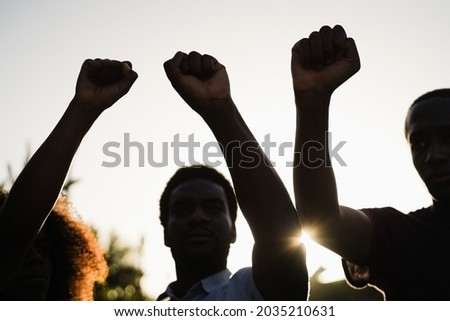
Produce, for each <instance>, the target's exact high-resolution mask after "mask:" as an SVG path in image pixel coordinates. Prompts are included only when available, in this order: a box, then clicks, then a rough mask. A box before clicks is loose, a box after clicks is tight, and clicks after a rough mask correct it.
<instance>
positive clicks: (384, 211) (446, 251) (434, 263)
mask: <svg viewBox="0 0 450 321" xmlns="http://www.w3.org/2000/svg"><path fill="white" fill-rule="evenodd" d="M362 211H363V212H364V213H365V214H367V216H368V217H369V218H370V220H371V222H372V224H373V233H374V234H373V244H372V257H371V259H370V265H369V266H368V267H362V266H358V265H355V264H352V263H349V262H346V261H344V262H343V263H344V264H343V266H344V271H345V273H346V276H347V279H348V281H349V282H350V284H352V285H354V286H356V287H361V286H364V285H367V284H369V285H374V286H376V287H377V288H379V289H381V290H382V291H383V292H384V294H385V298H386V300H450V213H448V215H442V214H437V213H434V212H432V211H431V208H423V209H420V210H417V211H415V212H411V213H409V214H404V213H402V212H399V211H398V210H396V209H394V208H392V207H385V208H373V209H363V210H362Z"/></svg>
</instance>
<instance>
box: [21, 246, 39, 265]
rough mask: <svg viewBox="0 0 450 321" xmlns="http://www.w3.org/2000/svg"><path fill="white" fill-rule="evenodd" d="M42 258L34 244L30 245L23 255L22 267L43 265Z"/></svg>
mask: <svg viewBox="0 0 450 321" xmlns="http://www.w3.org/2000/svg"><path fill="white" fill-rule="evenodd" d="M43 263H44V258H43V256H42V253H40V252H39V251H38V249H37V248H36V246H35V244H32V245H31V246H30V248H29V249H28V252H27V254H26V255H25V260H24V265H25V266H27V265H33V264H43Z"/></svg>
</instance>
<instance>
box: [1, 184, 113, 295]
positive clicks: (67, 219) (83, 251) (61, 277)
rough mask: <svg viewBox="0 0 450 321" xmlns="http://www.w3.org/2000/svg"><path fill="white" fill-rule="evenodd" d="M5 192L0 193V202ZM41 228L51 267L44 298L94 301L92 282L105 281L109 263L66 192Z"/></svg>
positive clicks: (93, 283)
mask: <svg viewBox="0 0 450 321" xmlns="http://www.w3.org/2000/svg"><path fill="white" fill-rule="evenodd" d="M6 195H7V194H6V193H4V192H3V193H0V199H1V200H0V203H2V202H3V201H4V199H5V197H6ZM0 205H1V204H0ZM43 229H45V231H46V233H47V237H48V240H49V242H50V249H51V250H50V258H51V261H52V267H53V268H52V275H51V279H50V286H49V290H48V293H47V300H49V301H64V300H86V301H87V300H93V299H94V285H95V283H96V282H98V283H103V282H105V279H106V277H107V274H108V265H107V263H106V260H105V257H104V252H103V250H102V248H101V247H100V245H99V243H98V241H97V238H96V235H95V233H94V231H93V230H92V229H91V228H90V227H88V226H87V225H86V224H85V223H84V222H83V221H82V220H81V218H80V216H79V215H78V214H77V213H76V212H75V211H74V209H73V208H72V204H71V203H70V202H69V200H68V198H67V196H66V195H61V196H60V198H59V199H58V201H57V202H56V204H55V206H54V207H53V210H52V212H51V213H50V215H49V217H48V218H47V220H46V222H45V224H44V226H43Z"/></svg>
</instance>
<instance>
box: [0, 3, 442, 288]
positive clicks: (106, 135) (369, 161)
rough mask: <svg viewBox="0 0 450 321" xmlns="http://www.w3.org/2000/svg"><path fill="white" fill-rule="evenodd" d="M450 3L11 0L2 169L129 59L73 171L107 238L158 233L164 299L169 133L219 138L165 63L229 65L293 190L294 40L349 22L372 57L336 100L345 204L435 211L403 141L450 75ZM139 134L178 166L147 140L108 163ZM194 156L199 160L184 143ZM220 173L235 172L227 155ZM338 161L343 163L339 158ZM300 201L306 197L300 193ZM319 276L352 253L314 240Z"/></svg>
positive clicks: (169, 269) (82, 203)
mask: <svg viewBox="0 0 450 321" xmlns="http://www.w3.org/2000/svg"><path fill="white" fill-rule="evenodd" d="M449 13H450V2H448V1H446V0H441V1H438V0H431V1H426V2H425V1H418V0H414V1H411V0H409V1H406V0H403V1H395V2H394V1H387V0H379V1H372V2H367V1H356V0H354V1H351V0H343V1H333V0H329V1H323V0H322V1H303V0H288V1H272V0H265V1H238V0H228V1H220V2H219V1H211V0H197V1H182V0H151V1H148V0H140V1H138V0H130V1H126V2H124V1H116V0H104V1H87V0H82V1H60V0H58V1H57V0H53V1H52V0H42V1H24V0H0V43H1V50H0V70H1V71H2V73H1V77H0V106H1V107H0V108H1V115H2V116H3V117H2V124H1V126H0V137H2V139H1V142H2V150H3V153H1V155H0V180H3V179H5V178H6V177H7V172H6V165H7V164H8V163H12V164H14V167H13V168H14V170H15V172H16V173H18V172H19V171H20V169H21V168H20V166H21V164H22V162H23V159H24V157H25V153H26V144H30V146H31V150H32V151H33V152H34V151H35V150H36V149H37V148H38V147H39V145H40V144H41V143H42V142H43V141H44V139H45V138H46V137H47V135H48V134H49V133H50V131H51V130H52V129H53V127H54V126H55V124H56V123H57V121H58V120H59V118H60V117H61V115H62V114H63V112H64V110H65V108H66V107H67V105H68V103H69V101H70V100H71V98H72V97H73V94H74V88H75V81H76V77H77V75H78V71H79V69H80V66H81V64H82V62H83V61H84V60H85V59H86V58H97V57H99V58H111V59H117V60H129V61H131V62H132V63H133V67H134V69H135V70H136V71H137V72H138V73H139V79H138V80H137V82H136V83H135V85H134V86H133V88H132V89H131V91H130V92H129V94H128V95H127V96H126V97H124V98H123V99H122V100H120V102H118V103H117V104H116V105H114V106H113V107H112V108H111V109H110V110H108V111H106V112H105V113H104V114H103V115H102V116H101V117H100V119H99V120H98V121H97V122H96V123H95V124H94V126H93V128H92V129H91V131H90V132H89V133H88V135H87V136H86V138H85V140H84V141H83V143H82V146H81V148H80V149H79V151H78V153H77V155H76V157H75V159H74V162H73V166H72V170H71V174H72V176H73V177H74V178H78V179H80V182H79V183H78V184H76V186H74V187H73V190H72V193H71V196H72V201H73V203H74V205H75V207H76V208H77V209H78V210H79V212H80V213H81V214H82V216H83V217H84V219H85V221H86V222H88V223H90V224H92V225H94V226H95V227H96V228H97V229H98V230H99V232H100V236H101V238H102V239H103V240H105V239H106V238H107V237H108V235H109V232H110V231H112V230H114V231H116V232H117V233H118V234H119V236H120V237H122V238H123V240H124V242H126V244H130V245H135V244H138V243H139V240H140V239H141V237H143V238H144V242H145V243H144V244H145V246H144V251H143V253H142V258H141V261H140V263H141V265H142V268H143V270H144V272H145V278H144V284H143V286H144V289H145V291H146V292H147V293H148V294H150V295H157V294H159V293H160V292H162V291H163V290H164V289H165V286H166V285H167V283H168V282H169V281H172V280H174V278H175V274H174V265H173V261H172V258H171V256H170V252H169V250H168V249H167V248H166V247H164V245H163V234H162V228H161V227H160V225H159V221H158V200H159V196H160V193H161V191H162V189H163V188H164V186H165V183H166V181H167V180H168V179H169V177H170V176H171V175H172V174H173V173H174V171H175V170H176V167H177V166H176V164H175V163H174V161H173V159H174V154H173V149H172V148H171V147H170V146H171V145H170V143H171V142H173V141H174V139H175V138H174V137H175V135H179V136H177V137H178V138H179V140H180V141H182V142H186V141H187V140H188V138H189V135H191V134H193V139H194V140H195V141H196V142H199V143H200V146H201V147H198V148H197V149H196V150H195V158H194V159H195V161H197V162H200V161H202V148H203V146H205V144H206V143H207V142H213V141H214V138H213V136H212V134H211V132H210V130H209V128H208V127H207V126H206V124H204V123H203V121H202V120H201V119H200V117H199V116H198V115H196V114H195V113H194V112H193V111H191V110H190V108H189V107H188V106H187V105H185V103H184V102H183V101H182V100H181V99H180V98H179V96H178V94H177V93H176V92H175V91H174V90H173V89H172V87H171V85H170V83H169V81H168V80H167V79H166V76H165V74H164V71H163V68H162V64H163V62H164V61H166V60H167V59H169V58H171V57H172V56H173V55H174V53H175V52H176V51H178V50H181V51H185V52H189V51H192V50H196V51H199V52H201V53H208V54H211V55H213V56H215V57H216V58H217V59H218V60H219V61H221V62H222V63H223V64H224V65H225V66H226V67H227V70H228V73H229V76H230V81H231V85H232V95H233V98H234V100H235V102H236V104H237V105H238V107H239V108H240V111H241V113H242V115H243V117H244V118H245V119H246V121H247V124H248V125H249V127H250V128H251V129H252V131H253V133H254V134H255V136H256V137H257V139H258V140H259V141H260V142H262V141H263V140H264V137H265V136H266V135H268V134H270V140H271V141H272V142H275V143H276V144H277V147H273V148H272V149H271V150H270V157H271V159H272V160H273V161H275V162H276V169H277V171H278V173H279V174H280V176H281V177H282V179H283V180H284V182H285V184H286V187H287V188H288V190H289V191H290V192H291V193H292V191H293V187H292V168H290V167H289V166H286V163H287V162H289V161H291V158H292V151H293V150H292V148H291V149H289V148H287V149H286V150H285V154H284V155H280V153H279V151H278V146H279V145H280V144H281V143H283V142H293V139H294V131H295V107H294V101H293V94H292V89H291V88H292V85H291V76H290V49H291V47H292V46H293V44H294V43H295V42H296V41H298V40H299V39H301V38H303V37H306V36H308V35H309V34H310V33H311V32H312V31H314V30H318V29H319V28H320V27H321V26H322V25H325V24H328V25H330V26H333V25H335V24H338V23H339V24H341V25H343V26H344V28H346V30H347V33H348V35H349V36H351V37H353V38H354V39H355V41H356V43H357V46H358V49H359V53H360V57H361V61H362V68H361V70H360V72H359V73H358V74H357V75H355V76H354V77H353V78H352V79H351V80H350V81H348V82H347V83H346V84H344V85H343V86H342V87H341V88H339V89H338V91H337V92H336V93H335V95H334V97H333V100H332V105H333V106H332V114H331V130H332V132H333V145H337V144H338V143H339V142H340V141H346V143H345V145H344V146H343V147H342V149H341V150H340V156H341V157H342V158H343V160H344V161H345V162H346V164H347V166H345V167H344V166H337V167H336V176H337V182H338V187H339V193H340V194H339V196H340V201H341V203H342V204H345V205H347V206H353V207H357V208H359V207H370V206H386V205H391V206H394V207H397V208H398V209H400V210H403V211H409V210H413V209H416V208H418V207H422V206H427V205H428V204H429V203H430V198H429V196H428V194H427V191H426V189H425V188H424V186H423V184H422V182H421V181H420V179H419V177H418V175H417V174H416V173H415V170H414V168H413V166H412V163H411V160H410V155H409V150H408V146H407V145H406V142H405V140H404V137H403V120H404V116H405V113H406V110H407V108H408V106H409V104H410V103H411V102H412V101H413V100H414V99H415V98H416V97H417V96H419V95H421V94H422V93H424V92H426V91H429V90H432V89H435V88H440V87H448V86H449V83H448V73H449V71H450V59H448V53H449V52H450V42H449V41H447V39H448V32H449V31H450V19H449ZM125 137H129V139H130V140H131V141H134V142H139V143H140V144H142V145H143V146H144V151H145V154H146V155H145V160H147V158H148V156H147V153H148V152H149V150H150V147H151V146H153V154H152V152H151V151H150V155H151V157H152V160H153V161H155V162H161V161H162V159H163V158H162V154H161V153H162V151H163V146H164V142H166V143H168V164H167V166H164V167H155V166H151V165H149V164H148V163H147V162H146V164H145V165H144V166H143V167H140V166H139V162H138V159H139V158H138V151H137V148H134V149H133V148H132V149H131V152H130V153H131V154H130V159H131V162H130V164H129V167H125V166H124V163H123V162H122V163H121V164H120V166H117V167H114V168H108V167H104V166H102V162H111V161H112V160H113V159H112V158H111V157H108V156H107V155H105V154H104V153H103V146H104V144H106V143H108V142H117V143H120V146H121V147H120V148H118V149H115V150H114V151H115V152H116V153H118V154H120V155H121V157H122V160H123V156H124V153H125V151H124V149H123V146H124V141H125ZM180 158H181V160H182V161H184V162H188V156H187V154H186V153H184V152H183V153H181V156H180ZM210 161H213V162H217V161H218V162H220V163H221V166H219V167H218V169H219V170H220V171H221V172H223V173H224V174H225V175H226V176H228V177H229V174H228V170H227V168H226V167H225V165H224V162H223V159H222V158H221V157H212V158H210ZM337 165H338V164H337ZM292 196H293V193H292ZM249 236H250V232H249V229H248V228H247V226H246V223H245V221H244V219H243V217H242V216H240V217H239V218H238V241H237V243H236V244H235V245H233V247H232V250H231V254H230V258H229V267H230V269H232V270H236V269H238V268H239V267H242V266H244V265H249V264H250V252H251V246H252V241H251V237H249ZM308 260H309V264H310V272H311V274H312V273H313V272H314V270H315V269H316V268H317V267H318V266H319V265H324V266H326V267H327V268H329V271H328V275H329V276H330V277H332V278H339V277H342V272H341V269H340V261H339V258H338V257H337V256H335V255H332V254H331V253H330V252H328V251H325V250H324V249H323V248H320V247H318V246H317V245H314V246H310V247H309V251H308Z"/></svg>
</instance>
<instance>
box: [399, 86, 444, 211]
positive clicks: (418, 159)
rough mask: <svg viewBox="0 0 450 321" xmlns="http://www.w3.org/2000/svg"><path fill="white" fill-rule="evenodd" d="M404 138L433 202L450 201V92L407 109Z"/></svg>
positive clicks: (426, 97)
mask: <svg viewBox="0 0 450 321" xmlns="http://www.w3.org/2000/svg"><path fill="white" fill-rule="evenodd" d="M405 135H406V138H407V140H408V142H409V144H410V146H411V153H412V159H413V163H414V166H415V168H416V170H417V172H418V173H419V175H420V177H421V178H422V180H423V181H424V183H425V185H426V186H427V188H428V191H429V192H430V194H431V195H432V197H433V199H434V201H440V202H445V203H449V202H450V89H447V88H446V89H437V90H434V91H431V92H428V93H426V94H424V95H422V96H420V97H419V98H417V99H416V100H415V101H414V102H413V104H412V105H411V107H410V108H409V110H408V114H407V117H406V121H405Z"/></svg>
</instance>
